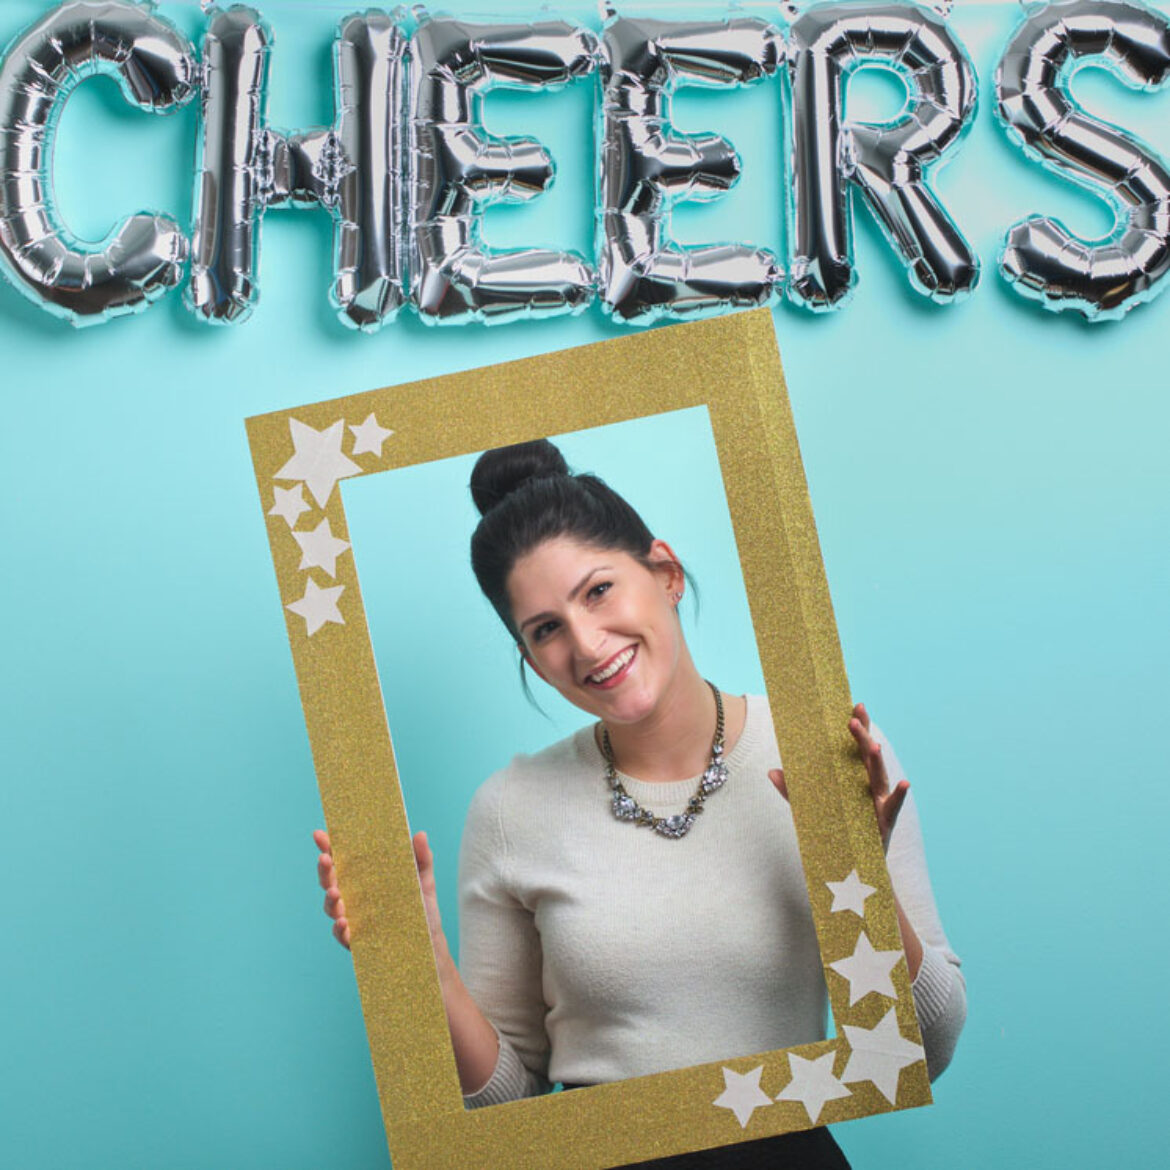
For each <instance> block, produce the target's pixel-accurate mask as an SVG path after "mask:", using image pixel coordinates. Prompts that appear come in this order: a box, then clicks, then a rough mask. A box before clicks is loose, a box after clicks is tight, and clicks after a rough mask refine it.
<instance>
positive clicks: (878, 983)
mask: <svg viewBox="0 0 1170 1170" xmlns="http://www.w3.org/2000/svg"><path fill="white" fill-rule="evenodd" d="M294 535H295V533H294ZM901 957H902V952H901V951H875V950H874V949H873V943H871V942H870V941H869V935H867V934H866V933H865V931H864V930H863V931H862V932H861V935H860V936H859V937H858V939H857V946H856V947H855V948H854V951H853V954H852V955H850V956H849V958H847V959H838V960H837V961H836V962H835V963H830V964H829V966H830V967H831V968H832V969H833V970H834V971H836V972H837V974H838V975H841V976H843V977H844V978H845V979H848V980H849V1006H850V1007H852V1006H853V1005H854V1004H855V1003H857V1001H858V1000H859V999H864V998H865V997H866V996H867V995H868V994H869V993H870V992H871V991H876V992H877V993H878V994H879V995H888V996H889V997H890V998H891V999H897V997H898V993H897V992H896V991H895V990H894V984H893V983H892V982H891V980H890V972H891V971H892V970H893V969H894V968H895V967H896V966H897V965H898V960H899V959H900V958H901Z"/></svg>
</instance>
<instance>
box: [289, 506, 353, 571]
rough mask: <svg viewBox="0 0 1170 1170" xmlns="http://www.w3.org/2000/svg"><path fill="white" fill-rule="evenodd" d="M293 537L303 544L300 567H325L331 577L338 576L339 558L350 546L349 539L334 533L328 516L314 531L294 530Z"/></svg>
mask: <svg viewBox="0 0 1170 1170" xmlns="http://www.w3.org/2000/svg"><path fill="white" fill-rule="evenodd" d="M293 538H294V539H295V540H296V542H297V544H299V545H300V546H301V563H300V564H299V565H298V566H297V567H298V568H300V569H324V570H325V572H326V573H328V574H329V576H330V577H336V576H337V558H338V557H339V556H341V554H342V553H343V552H345V550H346V549H347V548H349V541H347V540H342V539H341V538H340V537H337V536H334V535H333V533H332V531H331V530H330V528H329V517H328V516H326V517H325V519H324V520H322V521H321V523H320V524H318V525H317V527H316V528H314V529H313V531H312V532H294V533H293Z"/></svg>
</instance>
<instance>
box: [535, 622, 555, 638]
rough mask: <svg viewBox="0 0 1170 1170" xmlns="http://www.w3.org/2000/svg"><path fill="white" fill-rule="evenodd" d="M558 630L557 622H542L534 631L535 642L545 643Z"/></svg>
mask: <svg viewBox="0 0 1170 1170" xmlns="http://www.w3.org/2000/svg"><path fill="white" fill-rule="evenodd" d="M556 628H557V623H556V622H541V623H540V625H539V626H537V627H536V628H535V629H534V630H533V631H532V640H533V642H542V641H544V639H545V638H547V637H548V636H549V634H551V633H552V632H553V630H555V629H556Z"/></svg>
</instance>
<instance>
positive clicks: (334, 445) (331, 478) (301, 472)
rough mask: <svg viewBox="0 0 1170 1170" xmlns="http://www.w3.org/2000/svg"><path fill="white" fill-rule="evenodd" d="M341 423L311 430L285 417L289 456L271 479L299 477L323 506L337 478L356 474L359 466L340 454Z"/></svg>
mask: <svg viewBox="0 0 1170 1170" xmlns="http://www.w3.org/2000/svg"><path fill="white" fill-rule="evenodd" d="M344 426H345V423H344V422H343V421H342V420H341V419H338V420H337V421H336V422H335V423H334V424H333V425H332V426H329V427H326V428H325V430H323V431H315V430H314V429H313V428H312V427H310V426H306V425H305V424H304V423H303V422H300V421H299V420H298V419H295V418H290V419H289V420H288V429H289V431H290V432H291V433H292V441H293V448H294V450H295V452H296V453H295V454H294V455H293V457H292V458H291V459H290V460H289V461H288V462H287V463H286V464H285V465H284V466H283V467H282V468H281V469H280V470H279V471H278V472H277V473H276V474H275V475H274V476H273V477H272V478H273V479H303V480H304V481H305V484H306V485H307V486H308V489H309V491H310V492H311V493H312V495H313V499H314V500H316V501H317V506H318V507H319V508H323V507H325V504H326V502H327V501H328V499H329V497H330V496H331V495H332V494H333V486H334V484H336V483H337V481H338V480H339V479H345V478H346V477H347V476H350V475H360V474H361V470H362V469H361V468H360V467H359V466H358V465H357V464H356V463H355V462H354V461H353V460H352V459H350V458H349V456H348V455H343V454H342V453H341V436H342V433H343V428H344Z"/></svg>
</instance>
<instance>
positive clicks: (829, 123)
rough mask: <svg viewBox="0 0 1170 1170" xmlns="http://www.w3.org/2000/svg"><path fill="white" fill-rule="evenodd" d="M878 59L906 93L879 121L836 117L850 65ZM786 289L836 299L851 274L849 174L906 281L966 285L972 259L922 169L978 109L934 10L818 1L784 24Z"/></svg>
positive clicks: (822, 305) (950, 289)
mask: <svg viewBox="0 0 1170 1170" xmlns="http://www.w3.org/2000/svg"><path fill="white" fill-rule="evenodd" d="M869 63H880V64H883V65H886V66H887V67H889V68H891V69H894V70H896V71H897V72H898V73H899V74H900V75H901V76H902V77H903V79H904V80H905V83H906V86H907V89H908V93H909V101H908V103H907V105H906V108H905V110H904V111H903V113H902V115H901V117H899V118H898V119H897V121H895V122H892V123H889V124H887V125H865V124H862V123H857V122H847V121H843V120H842V113H841V109H842V99H843V97H844V87H845V85H846V84H847V81H848V77H849V74H850V73H851V72H852V70H854V69H855V68H857V67H858V66H859V65H865V64H869ZM789 69H790V72H791V77H792V108H791V121H792V131H791V147H792V235H793V242H794V255H793V257H792V274H791V295H792V297H793V299H794V300H796V301H798V302H800V303H802V304H805V305H807V306H808V307H809V308H811V309H830V308H833V307H835V306H836V305H838V304H840V303H841V302H842V300H844V299H845V298H846V297H847V296H848V294H849V293H850V291H851V290H852V287H853V283H854V279H855V278H854V263H853V232H852V226H851V223H850V218H849V190H848V188H849V185H850V184H851V183H855V184H856V185H857V187H858V190H859V191H860V192H861V194H862V195H863V196H864V197H865V201H866V202H867V203H868V204H869V207H870V210H871V211H872V212H873V214H874V216H875V217H876V218H877V221H878V223H879V224H880V225H881V227H882V230H883V231H884V232H885V234H886V236H887V238H888V239H889V241H890V243H891V244H892V245H893V246H894V248H895V249H897V251H898V253H899V255H900V256H901V257H902V260H903V262H904V263H905V265H906V267H907V269H908V270H909V273H910V278H911V281H912V283H913V284H914V287H915V288H917V289H918V290H919V291H920V292H922V293H925V294H926V295H927V296H930V297H932V298H933V299H934V300H936V301H948V300H954V299H955V298H956V297H958V296H960V295H962V294H964V293H967V292H969V291H970V290H971V289H972V288H973V287H974V285H975V282H976V280H977V279H978V275H979V262H978V259H977V258H976V256H975V253H974V252H972V250H971V248H970V246H969V245H968V244H967V241H966V240H964V239H963V236H962V235H961V233H960V232H959V229H958V228H957V227H956V226H955V224H954V222H953V221H952V220H951V218H950V216H949V215H947V213H946V211H945V209H944V208H943V207H942V205H941V204H940V203H939V202H938V200H937V198H935V196H934V195H933V194H932V192H931V191H930V189H929V188H928V187H927V185H926V181H925V178H924V174H923V168H924V167H925V166H926V165H927V164H929V163H931V162H933V161H934V160H936V159H937V158H938V157H939V156H940V155H941V154H942V153H943V151H945V150H947V149H948V148H950V147H951V146H953V145H954V143H955V142H956V140H957V139H958V138H959V136H960V134H961V133H962V131H963V130H964V129H965V128H966V125H967V123H968V122H969V120H970V118H971V115H972V114H973V113H974V110H975V71H974V69H973V68H972V66H971V62H970V61H969V60H968V58H967V54H966V53H965V52H964V51H963V49H962V48H960V46H959V44H958V42H957V41H956V40H955V39H954V38H953V37H952V36H951V34H950V33H949V32H948V31H947V28H946V25H945V24H944V23H943V21H942V20H941V19H940V18H939V17H938V16H936V15H934V14H933V13H930V12H927V11H925V10H924V9H921V8H917V7H915V6H913V5H908V4H891V5H885V6H881V7H875V6H873V5H868V4H821V5H817V6H816V7H814V8H812V9H810V10H809V11H808V12H807V13H806V14H805V15H804V16H802V17H801V18H800V19H799V20H797V22H796V23H795V24H794V25H793V26H792V30H791V33H790V45H789Z"/></svg>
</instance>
